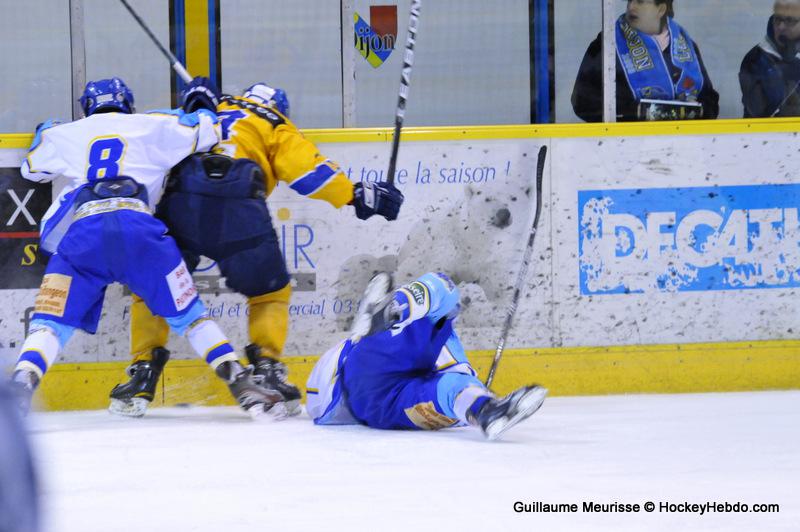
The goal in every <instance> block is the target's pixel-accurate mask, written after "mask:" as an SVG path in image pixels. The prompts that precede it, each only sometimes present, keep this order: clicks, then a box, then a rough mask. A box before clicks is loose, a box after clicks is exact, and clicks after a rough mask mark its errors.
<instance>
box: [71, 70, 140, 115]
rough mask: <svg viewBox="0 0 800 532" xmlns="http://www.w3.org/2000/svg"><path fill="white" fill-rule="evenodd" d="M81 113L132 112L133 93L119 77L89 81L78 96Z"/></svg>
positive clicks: (133, 109)
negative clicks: (79, 96)
mask: <svg viewBox="0 0 800 532" xmlns="http://www.w3.org/2000/svg"><path fill="white" fill-rule="evenodd" d="M80 102H81V107H82V108H83V113H84V114H85V115H86V116H91V115H93V114H95V113H97V112H98V111H112V110H114V111H119V112H121V113H127V114H130V113H133V112H134V111H135V110H136V109H135V108H134V106H133V93H132V92H131V90H130V89H129V88H128V86H127V85H125V82H124V81H122V80H121V79H119V78H111V79H101V80H98V81H90V82H89V83H87V84H86V88H85V89H83V94H82V95H81V98H80Z"/></svg>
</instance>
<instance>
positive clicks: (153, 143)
mask: <svg viewBox="0 0 800 532" xmlns="http://www.w3.org/2000/svg"><path fill="white" fill-rule="evenodd" d="M219 140H220V129H219V125H218V124H217V118H216V115H214V114H213V113H211V112H208V111H198V112H196V113H191V114H186V113H184V112H183V111H180V110H174V111H172V110H167V111H154V112H151V113H145V114H124V113H102V114H95V115H92V116H89V117H87V118H83V119H81V120H77V121H75V122H69V123H66V124H59V123H57V122H53V121H48V122H45V123H43V124H42V125H41V126H40V127H39V128H38V129H37V131H36V136H35V137H34V140H33V144H32V145H31V148H30V150H29V152H28V155H27V157H26V158H25V160H24V161H23V163H22V167H21V172H22V176H23V177H25V178H26V179H30V180H31V181H38V182H47V181H51V180H53V179H55V178H58V181H57V183H56V184H57V185H63V188H62V189H61V191H60V192H59V195H58V197H57V199H56V200H55V201H54V202H53V204H52V205H51V206H50V208H49V209H48V210H47V212H46V213H45V215H44V217H43V218H42V223H41V248H42V250H43V251H45V252H47V253H54V252H55V250H56V248H57V247H58V243H59V242H60V240H61V238H62V237H63V236H64V234H65V233H66V230H67V227H68V226H69V224H70V223H71V220H72V214H73V211H74V209H73V201H74V199H75V196H76V191H77V189H79V188H81V187H82V186H84V185H86V184H87V183H93V182H96V181H98V180H101V179H108V178H114V177H117V176H123V175H124V176H130V177H132V178H133V179H135V180H136V181H137V182H138V183H139V184H140V185H142V186H144V187H145V189H146V190H147V203H148V207H149V208H150V210H152V209H153V208H154V207H155V205H156V204H157V203H158V201H159V199H160V198H161V195H162V193H163V191H164V182H165V178H166V175H167V173H168V172H169V170H170V169H171V168H172V167H173V166H175V165H176V164H177V163H178V162H180V161H181V160H183V159H184V158H185V157H186V156H188V155H190V154H192V153H194V152H198V151H208V150H209V149H211V148H212V147H213V146H214V145H216V144H217V143H218V142H219Z"/></svg>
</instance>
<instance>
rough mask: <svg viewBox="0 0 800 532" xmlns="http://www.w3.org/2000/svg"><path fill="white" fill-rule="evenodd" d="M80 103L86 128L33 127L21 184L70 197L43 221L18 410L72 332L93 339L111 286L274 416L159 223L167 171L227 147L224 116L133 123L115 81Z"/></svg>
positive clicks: (16, 380) (246, 402) (247, 400)
mask: <svg viewBox="0 0 800 532" xmlns="http://www.w3.org/2000/svg"><path fill="white" fill-rule="evenodd" d="M193 88H195V89H196V87H194V84H193V85H190V88H189V90H190V91H191V90H192V89H193ZM201 88H202V87H201ZM188 94H189V97H188V99H187V100H186V102H188V101H189V100H191V99H192V98H193V96H192V95H191V94H192V93H188ZM206 94H207V91H206V92H202V91H201V92H199V93H198V92H195V96H196V97H198V98H206V97H207V96H206ZM212 96H213V95H212ZM186 102H185V103H186ZM81 104H82V106H83V109H84V112H85V114H86V118H83V119H81V120H77V121H75V122H71V123H66V124H58V123H56V122H45V123H44V124H42V125H40V126H39V127H38V128H37V130H36V135H35V138H34V140H33V144H32V145H31V148H30V151H29V152H28V156H27V157H26V159H25V161H24V163H23V164H22V175H23V177H25V178H27V179H30V180H32V181H39V182H41V181H51V180H54V179H58V180H59V183H58V184H62V185H63V189H62V190H61V192H60V194H59V196H58V198H57V199H56V201H55V202H54V203H53V205H52V206H51V207H50V209H48V211H47V213H46V214H45V216H44V218H43V220H42V226H41V245H40V249H41V250H42V251H43V253H44V254H46V255H49V256H50V260H49V263H48V265H47V270H46V272H45V275H44V279H43V280H42V284H41V287H40V290H39V294H38V296H37V298H36V304H35V309H34V315H33V319H32V321H31V325H30V332H29V334H28V337H27V338H26V339H25V342H24V344H23V346H22V351H21V353H20V356H19V359H18V361H17V365H16V368H15V371H14V375H13V377H12V383H13V384H14V385H15V387H16V389H17V391H18V392H19V397H20V408H21V410H23V411H27V410H28V408H29V407H30V398H31V396H32V394H33V391H34V390H35V388H36V387H37V386H38V384H39V382H40V381H41V379H42V378H43V376H44V374H45V372H46V371H47V369H48V368H49V367H50V366H51V365H52V364H53V363H54V362H55V360H56V358H57V357H58V355H59V354H60V353H61V351H62V350H63V348H64V346H65V344H66V343H67V341H68V340H69V338H70V337H71V336H72V334H73V332H74V331H75V329H83V330H84V331H86V332H89V333H92V334H93V333H94V332H96V330H97V325H98V322H99V320H100V312H101V310H102V305H103V296H104V294H105V289H106V287H107V286H108V285H109V284H111V283H112V282H115V281H116V282H120V283H122V284H126V285H128V287H129V288H130V289H131V290H132V291H134V292H135V293H137V294H139V295H140V296H141V297H142V298H143V299H144V300H145V301H146V302H147V304H148V307H149V308H150V309H152V310H153V311H154V312H155V313H157V314H159V315H161V316H163V317H164V318H166V320H167V322H168V323H169V325H170V327H171V328H172V329H173V330H174V331H175V332H176V333H177V334H179V335H185V336H186V337H187V339H188V340H189V343H190V344H191V345H192V347H193V348H194V349H195V351H196V352H197V353H198V355H200V356H201V357H203V358H204V359H205V360H206V362H207V363H208V364H209V365H210V366H211V367H212V368H213V369H214V370H215V371H216V372H217V374H218V375H219V376H220V377H221V378H223V379H224V380H225V381H226V382H227V384H228V386H229V388H230V390H231V392H232V393H233V395H234V396H235V397H236V399H237V400H238V401H239V404H240V405H241V406H242V408H244V409H245V410H247V411H248V412H249V413H250V414H252V415H254V416H255V415H259V414H261V413H263V412H264V411H266V410H269V409H270V408H271V407H272V405H273V403H275V402H276V401H278V400H280V399H281V397H280V394H277V393H275V392H272V391H269V390H266V389H265V388H262V387H260V386H258V385H256V383H255V382H253V379H252V376H251V371H248V370H245V369H244V368H243V367H242V366H241V365H240V364H239V362H238V357H237V356H236V354H235V352H234V350H233V348H232V347H231V345H230V343H229V342H228V339H227V338H226V337H225V335H224V334H223V332H222V331H221V330H220V329H219V327H218V326H217V324H216V323H214V322H213V321H211V320H210V319H208V313H207V312H206V308H205V306H204V305H203V303H202V302H201V301H200V300H199V298H198V296H197V290H196V289H195V286H194V283H193V281H192V278H191V275H190V274H189V271H188V269H187V267H186V264H185V263H184V262H183V259H182V258H181V254H180V251H179V250H178V247H177V246H176V244H175V241H174V240H173V239H172V238H171V237H169V236H166V234H165V233H166V227H165V226H164V224H163V223H162V222H160V221H159V220H157V219H156V218H155V217H153V216H152V214H151V212H152V210H153V208H154V207H155V205H156V204H157V203H158V200H159V198H160V197H161V194H162V191H163V188H164V181H165V179H166V175H167V173H168V171H169V170H170V168H172V167H173V166H174V165H176V164H177V163H178V162H179V161H181V160H182V159H183V158H185V157H186V156H188V155H190V154H192V153H195V152H198V151H206V150H209V149H210V148H212V147H213V146H214V145H215V144H217V142H218V141H219V138H220V136H219V135H220V130H219V125H218V123H217V118H216V115H215V114H214V113H213V112H210V111H208V110H205V109H201V110H199V111H198V112H195V113H190V114H187V113H184V112H183V111H181V110H176V111H164V112H152V113H145V114H134V107H133V94H132V93H131V92H130V90H129V89H128V87H127V86H125V84H124V83H123V82H122V80H120V79H118V78H112V79H106V80H100V81H95V82H90V83H88V84H87V85H86V89H85V91H84V94H83V96H82V97H81ZM206 107H208V106H206Z"/></svg>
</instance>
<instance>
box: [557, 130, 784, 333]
mask: <svg viewBox="0 0 800 532" xmlns="http://www.w3.org/2000/svg"><path fill="white" fill-rule="evenodd" d="M553 152H554V159H553V162H552V164H553V168H552V170H553V187H554V189H553V198H554V209H553V214H554V216H555V219H554V222H553V225H554V227H558V228H559V229H557V230H556V233H557V234H555V235H554V241H555V242H557V246H556V253H555V258H554V271H555V272H556V273H555V276H554V282H555V286H554V290H555V301H554V305H555V306H556V307H557V309H558V310H557V311H556V320H557V322H558V323H557V328H558V330H559V332H560V334H561V340H562V344H563V345H570V346H574V345H586V346H588V345H615V344H636V343H644V344H657V343H684V342H719V341H741V340H767V339H784V338H796V336H797V335H796V333H795V330H797V315H798V310H800V308H798V302H797V297H796V296H797V294H798V290H797V287H798V286H800V282H799V281H800V277H798V274H800V271H798V267H800V260H799V259H800V256H799V254H800V248H798V243H799V239H798V234H800V233H798V230H799V228H798V211H797V208H798V207H799V206H800V188H798V186H797V185H796V184H795V183H796V175H795V171H794V166H795V163H793V161H794V160H797V159H798V151H797V138H796V135H795V134H777V133H776V134H767V135H747V136H745V135H723V136H680V137H668V138H665V137H642V138H610V139H588V138H587V139H565V140H563V141H561V140H560V141H558V143H557V144H556V148H555V149H554V150H553ZM576 154H580V157H577V156H576Z"/></svg>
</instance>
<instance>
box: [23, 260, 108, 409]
mask: <svg viewBox="0 0 800 532" xmlns="http://www.w3.org/2000/svg"><path fill="white" fill-rule="evenodd" d="M107 282H108V279H106V278H103V277H101V274H100V273H99V272H95V274H89V273H88V272H86V271H85V270H78V269H76V267H75V266H74V265H73V264H71V263H70V262H67V260H66V259H65V258H64V255H62V254H56V255H54V256H53V257H52V258H51V259H50V262H49V263H48V265H47V269H46V271H45V275H44V277H43V278H42V283H41V286H40V288H39V293H38V295H37V296H36V303H35V307H34V314H33V319H32V320H31V323H30V327H29V330H28V335H27V337H26V338H25V341H24V342H23V344H22V349H21V350H20V355H19V358H18V359H17V364H16V366H15V367H14V373H13V375H12V389H13V390H14V391H15V392H16V394H17V397H18V402H19V408H20V411H21V412H23V413H27V411H28V410H29V409H30V402H31V398H32V396H33V393H34V391H35V390H36V388H37V387H38V386H39V383H40V382H41V380H42V379H43V378H44V375H45V373H47V370H48V369H49V368H50V367H51V366H52V365H53V364H54V363H55V361H56V359H57V358H58V356H59V355H60V354H61V352H62V350H63V348H64V346H65V345H66V343H67V341H69V339H70V337H71V336H72V334H73V333H74V332H75V329H77V328H80V329H84V330H86V331H87V332H90V333H94V332H95V331H96V330H97V324H98V322H99V320H100V313H101V310H102V305H103V296H104V294H105V287H106V285H107Z"/></svg>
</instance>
